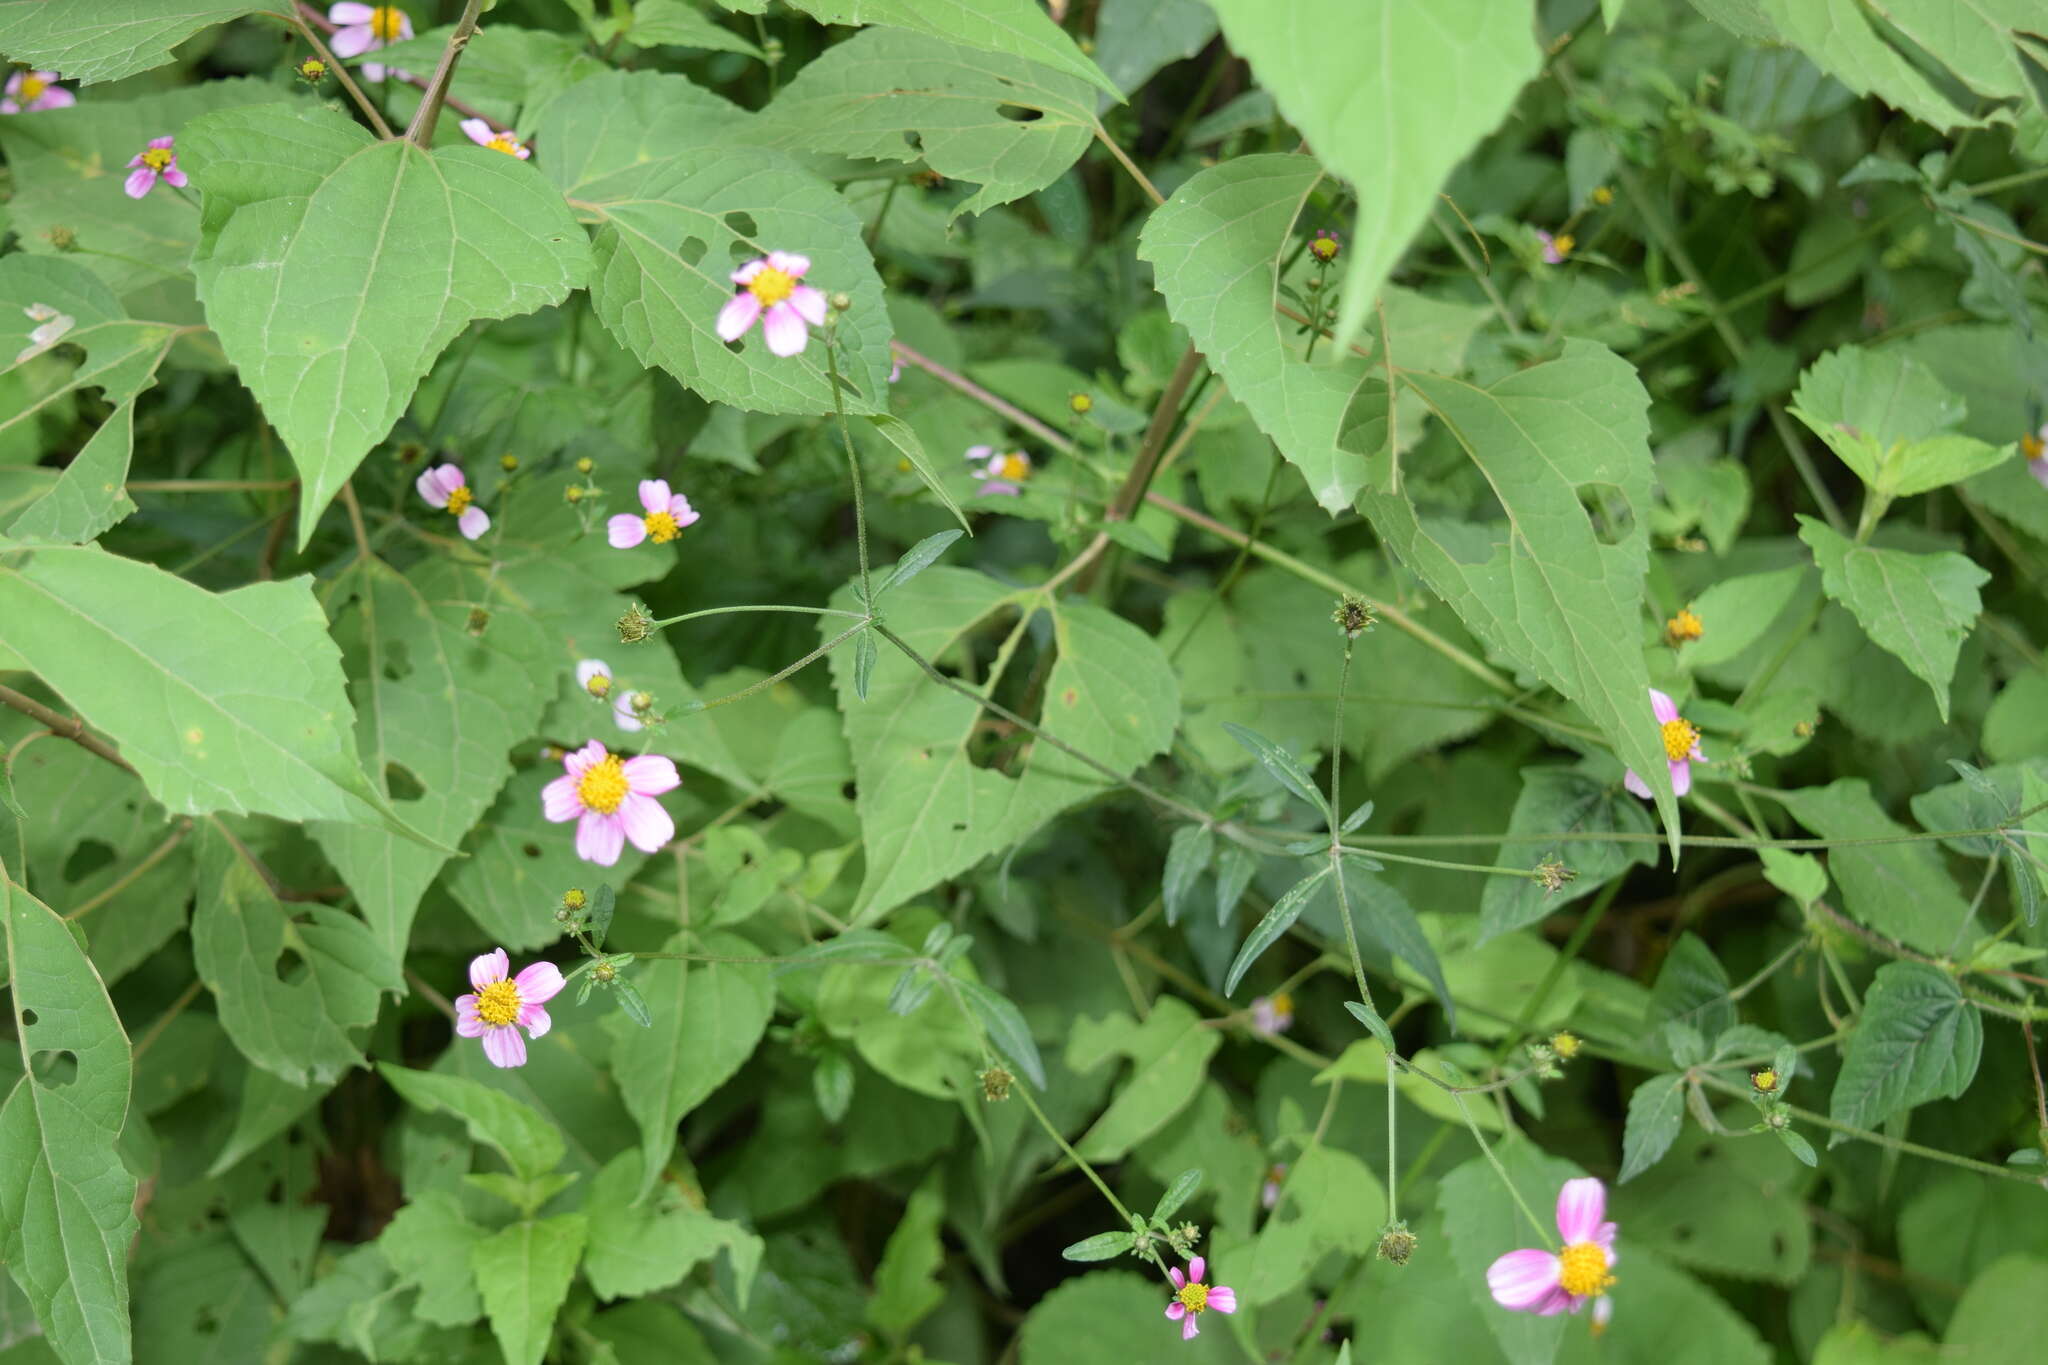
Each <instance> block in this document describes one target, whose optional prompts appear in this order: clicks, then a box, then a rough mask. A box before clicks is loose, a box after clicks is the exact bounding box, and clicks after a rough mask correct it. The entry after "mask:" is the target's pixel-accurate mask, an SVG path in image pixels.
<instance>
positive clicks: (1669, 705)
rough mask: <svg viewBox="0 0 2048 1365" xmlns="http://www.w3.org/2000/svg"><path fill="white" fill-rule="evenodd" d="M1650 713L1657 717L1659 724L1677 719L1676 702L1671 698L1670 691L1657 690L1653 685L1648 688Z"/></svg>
mask: <svg viewBox="0 0 2048 1365" xmlns="http://www.w3.org/2000/svg"><path fill="white" fill-rule="evenodd" d="M1650 714H1651V715H1653V716H1655V717H1656V718H1657V723H1658V724H1659V725H1662V724H1664V723H1665V722H1667V721H1674V720H1677V719H1678V703H1677V702H1675V701H1673V700H1671V695H1670V693H1668V692H1659V691H1658V690H1657V689H1656V688H1654V687H1653V688H1651V689H1650Z"/></svg>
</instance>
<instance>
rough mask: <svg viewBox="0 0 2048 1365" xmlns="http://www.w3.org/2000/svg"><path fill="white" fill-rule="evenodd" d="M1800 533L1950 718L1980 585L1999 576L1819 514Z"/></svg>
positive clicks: (1851, 603)
mask: <svg viewBox="0 0 2048 1365" xmlns="http://www.w3.org/2000/svg"><path fill="white" fill-rule="evenodd" d="M1799 538H1800V539H1801V540H1803V541H1805V542H1806V543H1807V545H1808V546H1809V547H1810V548H1811V549H1812V550H1813V558H1814V562H1815V563H1817V564H1819V565H1820V573H1821V582H1822V585H1823V586H1824V587H1826V589H1827V594H1828V596H1829V597H1832V598H1834V599H1835V600H1836V601H1837V602H1840V603H1841V604H1842V605H1843V606H1845V607H1847V608H1848V609H1849V610H1850V612H1852V613H1853V614H1854V615H1855V617H1856V620H1857V623H1858V624H1860V625H1861V626H1862V627H1863V629H1864V631H1865V633H1867V634H1868V635H1869V636H1870V638H1871V639H1872V640H1874V641H1875V642H1877V644H1879V645H1880V646H1882V647H1883V648H1884V650H1885V652H1886V653H1888V654H1892V655H1894V656H1896V657H1897V658H1898V660H1899V662H1901V663H1903V664H1904V665H1905V666H1906V667H1907V668H1909V669H1911V670H1912V671H1913V675H1914V676H1915V677H1917V678H1919V679H1920V680H1921V681H1922V682H1924V683H1926V684H1927V685H1928V686H1929V687H1931V688H1933V689H1934V701H1935V705H1936V706H1937V707H1939V708H1940V710H1941V718H1942V719H1943V720H1944V721H1946V720H1947V719H1948V683H1949V679H1950V677H1952V676H1953V675H1954V673H1955V671H1956V654H1957V653H1958V652H1959V651H1960V650H1961V649H1962V647H1963V640H1964V638H1965V637H1966V636H1968V635H1969V633H1970V628H1971V627H1972V626H1973V625H1974V624H1975V623H1976V620H1977V614H1978V613H1979V612H1980V611H1982V610H1983V603H1982V601H1980V600H1979V598H1978V596H1977V589H1978V588H1980V587H1982V586H1983V585H1984V584H1986V583H1988V582H1990V581H1991V575H1990V574H1988V573H1986V572H1985V571H1984V570H1982V569H1980V568H1978V567H1977V565H1976V564H1975V563H1974V562H1972V561H1971V560H1970V559H1968V558H1966V557H1965V556H1963V555H1959V554H1951V553H1946V552H1944V553H1942V554H1931V555H1920V554H1908V553H1906V552H1905V551H1902V550H1877V549H1872V548H1871V547H1870V546H1868V545H1858V544H1855V543H1853V542H1851V541H1850V540H1848V539H1846V538H1845V537H1843V536H1840V535H1837V534H1836V533H1835V532H1834V531H1831V530H1829V529H1828V527H1827V526H1826V524H1825V523H1823V522H1821V521H1819V520H1817V519H1815V518H1813V517H1804V516H1802V517H1800V518H1799Z"/></svg>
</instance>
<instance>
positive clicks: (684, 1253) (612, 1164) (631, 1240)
mask: <svg viewBox="0 0 2048 1365" xmlns="http://www.w3.org/2000/svg"><path fill="white" fill-rule="evenodd" d="M640 1171H641V1167H640V1153H638V1152H637V1151H625V1152H621V1153H619V1154H618V1155H617V1156H616V1157H613V1158H612V1159H611V1160H610V1161H609V1162H607V1163H606V1164H605V1167H604V1169H603V1170H601V1171H599V1172H598V1173H597V1176H596V1178H595V1179H594V1180H592V1181H591V1184H590V1194H589V1196H588V1203H587V1204H586V1206H585V1212H586V1213H587V1214H588V1215H589V1217H590V1246H589V1248H588V1249H587V1250H586V1251H585V1253H584V1261H583V1273H584V1275H585V1276H586V1277H588V1279H589V1280H590V1287H591V1288H592V1289H594V1290H596V1291H597V1293H598V1294H599V1295H600V1296H601V1297H603V1298H607V1299H624V1298H636V1297H639V1296H641V1295H647V1294H659V1293H661V1292H662V1291H663V1290H666V1289H671V1288H673V1287H674V1286H676V1285H678V1284H680V1283H682V1281H683V1277H684V1276H686V1275H688V1274H689V1273H690V1272H691V1271H692V1270H694V1269H696V1268H697V1267H698V1266H699V1265H701V1264H703V1263H704V1262H705V1261H708V1260H710V1259H711V1258H712V1257H713V1256H716V1255H717V1254H718V1253H719V1252H720V1251H721V1250H722V1251H724V1252H725V1253H726V1255H727V1257H728V1258H729V1259H730V1261H731V1263H732V1269H733V1278H734V1281H735V1284H736V1287H737V1290H738V1294H739V1301H740V1303H741V1304H742V1305H744V1304H745V1303H746V1301H747V1296H748V1295H749V1293H750V1292H751V1291H752V1289H753V1284H754V1273H755V1271H756V1270H757V1269H758V1268H759V1267H760V1264H761V1253H762V1250H763V1244H762V1241H761V1239H760V1238H759V1237H756V1236H755V1235H754V1234H753V1233H751V1232H749V1231H748V1230H747V1229H746V1228H745V1227H743V1226H741V1225H740V1224H738V1223H730V1222H727V1221H725V1220H724V1219H722V1218H714V1217H713V1216H712V1215H711V1214H710V1212H709V1211H708V1210H706V1209H704V1208H703V1207H701V1196H700V1202H697V1203H693V1202H692V1200H691V1198H690V1195H689V1193H688V1192H686V1191H685V1190H684V1189H683V1188H681V1187H680V1186H678V1185H677V1184H676V1183H675V1182H674V1181H672V1180H658V1181H656V1182H655V1183H654V1186H653V1188H652V1190H651V1191H650V1192H649V1193H648V1194H647V1196H646V1198H644V1199H642V1198H640V1189H641V1185H642V1183H643V1182H642V1180H641V1178H640Z"/></svg>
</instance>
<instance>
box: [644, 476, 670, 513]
mask: <svg viewBox="0 0 2048 1365" xmlns="http://www.w3.org/2000/svg"><path fill="white" fill-rule="evenodd" d="M669 497H670V493H669V489H668V480H667V479H642V480H640V505H641V506H642V507H644V508H646V509H647V511H649V512H666V511H667V510H668V500H669Z"/></svg>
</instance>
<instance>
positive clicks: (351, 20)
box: [327, 0, 412, 81]
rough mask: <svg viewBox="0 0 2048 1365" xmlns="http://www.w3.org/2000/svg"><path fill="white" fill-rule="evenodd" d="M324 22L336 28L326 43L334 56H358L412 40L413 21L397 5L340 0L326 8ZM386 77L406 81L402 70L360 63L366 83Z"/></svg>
mask: <svg viewBox="0 0 2048 1365" xmlns="http://www.w3.org/2000/svg"><path fill="white" fill-rule="evenodd" d="M327 20H328V22H329V23H332V24H335V25H338V27H337V28H336V29H335V30H334V36H333V37H332V38H329V39H328V40H327V45H328V46H329V47H330V48H332V49H333V50H334V55H335V56H337V57H360V56H362V55H363V54H364V53H365V52H374V51H376V50H377V49H378V48H380V47H385V46H388V45H390V44H392V43H402V42H404V41H405V40H406V39H407V38H410V37H412V18H411V16H409V15H408V14H406V12H405V11H404V10H402V9H400V8H399V7H398V6H396V5H362V4H357V3H355V0H342V3H341V4H338V5H329V6H328V7H327ZM387 74H389V75H393V76H397V77H398V78H399V79H400V80H403V79H405V73H404V72H403V71H399V70H396V69H395V68H386V67H383V66H379V65H378V64H377V63H376V62H364V63H363V78H364V79H365V80H372V81H381V80H383V79H384V77H385V76H386V75H387Z"/></svg>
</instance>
